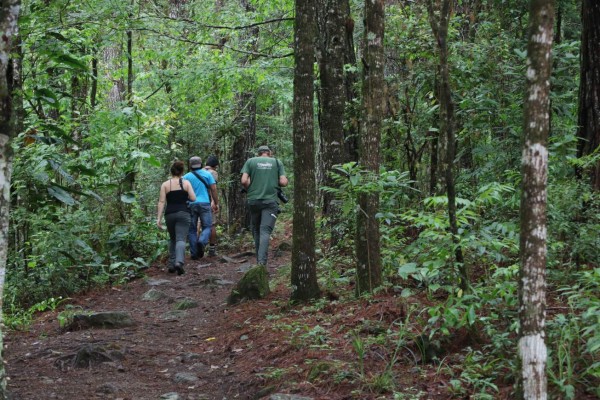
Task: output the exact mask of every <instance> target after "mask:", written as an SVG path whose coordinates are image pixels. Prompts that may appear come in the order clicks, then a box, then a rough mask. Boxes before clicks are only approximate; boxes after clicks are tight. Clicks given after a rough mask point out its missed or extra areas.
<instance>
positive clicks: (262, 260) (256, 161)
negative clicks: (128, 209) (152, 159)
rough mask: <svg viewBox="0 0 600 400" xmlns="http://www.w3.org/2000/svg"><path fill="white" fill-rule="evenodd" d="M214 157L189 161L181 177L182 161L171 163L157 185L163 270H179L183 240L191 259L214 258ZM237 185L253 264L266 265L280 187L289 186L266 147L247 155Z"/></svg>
mask: <svg viewBox="0 0 600 400" xmlns="http://www.w3.org/2000/svg"><path fill="white" fill-rule="evenodd" d="M218 166H219V160H218V158H217V157H216V156H214V155H211V156H209V157H208V158H207V159H206V164H205V165H203V164H202V159H201V158H200V157H198V156H194V157H191V158H190V159H189V172H188V173H186V174H185V175H184V163H183V161H175V162H173V164H172V165H171V170H170V172H171V178H170V179H168V180H166V181H165V182H163V183H162V185H161V187H160V194H159V198H158V207H157V220H156V224H157V226H158V227H159V228H160V229H162V220H163V213H164V219H165V223H166V227H167V231H168V233H169V259H168V271H169V272H171V273H175V272H176V273H177V274H178V275H181V274H183V273H184V272H185V271H184V269H183V266H184V263H185V251H186V241H189V245H190V254H191V259H192V260H198V259H200V258H202V257H204V254H205V253H207V254H208V256H215V255H216V251H217V232H216V225H217V219H218V213H219V197H218V192H217V181H218V177H219V174H218V172H217V168H218ZM241 174H242V177H241V183H242V186H243V187H244V191H245V192H246V193H247V198H246V199H247V204H248V210H249V212H250V224H251V230H252V236H253V238H254V247H255V251H256V258H257V262H258V264H262V265H264V266H266V265H267V256H268V249H269V241H270V238H271V233H272V231H273V228H274V227H275V221H276V220H277V215H278V214H279V203H278V201H277V200H278V198H280V199H281V198H282V197H281V196H282V195H281V194H280V193H281V187H285V186H287V184H288V179H287V177H286V176H285V169H284V167H283V164H282V163H281V161H279V160H278V159H276V158H273V157H272V152H271V149H270V148H269V146H260V147H259V148H258V150H257V156H256V157H252V158H249V159H248V160H247V161H246V163H245V164H244V167H243V168H242V170H241Z"/></svg>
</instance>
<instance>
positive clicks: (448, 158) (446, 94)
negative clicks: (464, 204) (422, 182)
mask: <svg viewBox="0 0 600 400" xmlns="http://www.w3.org/2000/svg"><path fill="white" fill-rule="evenodd" d="M427 8H428V11H429V21H430V23H431V29H432V31H433V34H434V37H435V39H436V41H437V45H438V50H439V53H440V83H439V99H440V134H441V135H443V136H445V138H446V148H445V150H446V152H445V153H446V154H445V158H444V175H445V178H446V182H445V183H446V191H447V195H448V221H449V225H450V233H451V234H452V242H453V244H454V257H455V261H456V263H457V264H458V268H459V273H460V282H459V284H460V287H461V288H462V289H463V290H467V289H468V287H469V283H470V276H469V275H470V273H469V272H470V271H469V268H468V267H467V265H466V264H465V261H464V257H463V253H462V248H461V246H460V238H459V236H458V223H457V219H456V187H455V185H454V160H455V157H456V150H455V146H456V137H455V134H454V102H453V101H452V90H451V88H450V68H449V65H448V25H449V22H450V14H451V1H450V0H443V1H442V4H441V8H440V10H439V17H436V15H435V11H434V9H433V3H432V1H431V0H429V1H428V3H427Z"/></svg>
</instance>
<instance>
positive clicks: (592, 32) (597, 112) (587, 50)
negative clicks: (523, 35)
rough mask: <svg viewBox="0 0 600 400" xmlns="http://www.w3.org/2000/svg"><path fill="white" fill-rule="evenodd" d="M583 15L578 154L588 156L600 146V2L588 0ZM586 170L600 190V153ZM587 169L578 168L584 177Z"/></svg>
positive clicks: (583, 5) (585, 0) (596, 188)
mask: <svg viewBox="0 0 600 400" xmlns="http://www.w3.org/2000/svg"><path fill="white" fill-rule="evenodd" d="M581 19H582V23H583V27H582V34H581V78H580V79H581V81H580V85H579V123H578V125H579V129H578V130H577V138H578V139H579V142H578V146H577V156H578V157H585V156H589V155H590V154H592V153H594V151H596V150H598V147H600V3H599V2H598V1H595V0H584V1H583V4H582V12H581ZM596 157H597V159H596V161H595V162H594V163H593V165H592V166H591V167H590V168H589V171H585V172H586V173H587V174H588V176H589V179H590V184H591V186H592V188H593V189H594V190H595V191H596V192H600V156H598V155H596ZM583 173H584V171H578V175H579V176H580V177H581V176H582V175H583Z"/></svg>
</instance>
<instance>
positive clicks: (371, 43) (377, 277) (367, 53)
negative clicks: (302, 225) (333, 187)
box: [356, 0, 385, 295]
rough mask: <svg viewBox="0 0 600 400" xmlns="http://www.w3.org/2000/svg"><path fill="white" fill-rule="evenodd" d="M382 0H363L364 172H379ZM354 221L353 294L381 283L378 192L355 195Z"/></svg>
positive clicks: (382, 55) (381, 100) (382, 86)
mask: <svg viewBox="0 0 600 400" xmlns="http://www.w3.org/2000/svg"><path fill="white" fill-rule="evenodd" d="M384 9H385V3H384V0H366V1H365V31H364V44H363V46H364V50H363V69H362V70H363V100H362V104H363V105H362V112H363V114H362V118H361V130H360V151H359V156H360V164H361V165H362V166H363V167H364V168H365V170H366V171H368V172H370V173H371V174H373V179H377V177H378V175H379V159H380V149H379V144H380V142H381V126H382V121H383V113H384V106H385V104H384V103H385V96H382V93H383V91H384V87H385V82H384V80H383V69H384V62H385V59H384V52H383V35H384V26H385V13H384ZM358 204H359V210H358V214H357V221H356V258H357V266H356V276H357V279H356V293H357V294H358V295H360V294H363V293H367V292H372V291H373V289H375V288H377V287H378V286H380V285H381V283H382V278H381V253H380V237H379V221H377V219H376V218H375V215H376V214H377V212H378V211H379V193H364V194H361V195H359V199H358Z"/></svg>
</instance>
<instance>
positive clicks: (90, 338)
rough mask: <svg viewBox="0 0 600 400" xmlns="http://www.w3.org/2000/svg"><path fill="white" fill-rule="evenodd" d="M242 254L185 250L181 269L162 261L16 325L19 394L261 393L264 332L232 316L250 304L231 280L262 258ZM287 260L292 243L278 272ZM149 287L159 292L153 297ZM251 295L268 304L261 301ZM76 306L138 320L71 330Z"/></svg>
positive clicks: (10, 359) (11, 349)
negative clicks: (66, 324) (195, 255)
mask: <svg viewBox="0 0 600 400" xmlns="http://www.w3.org/2000/svg"><path fill="white" fill-rule="evenodd" d="M241 255H242V256H243V257H238V258H229V257H222V256H219V255H218V256H216V257H207V258H203V259H200V260H198V261H191V260H187V263H186V266H185V269H186V273H185V274H184V275H181V276H177V275H176V274H169V273H168V272H167V271H166V270H165V268H164V267H163V266H159V265H155V266H153V267H151V268H149V269H148V270H147V271H146V274H147V276H146V278H143V279H138V280H135V281H132V282H129V283H127V284H125V285H123V286H119V287H113V288H108V289H102V290H98V291H94V292H91V293H86V294H83V295H80V296H75V297H73V298H72V299H69V300H68V302H66V303H64V304H63V305H61V307H59V310H56V311H54V312H46V313H43V314H41V315H40V316H38V318H36V320H35V321H34V324H33V325H32V326H31V328H30V329H29V330H28V331H27V332H9V333H8V334H7V335H6V337H5V345H6V348H5V361H6V362H7V374H8V376H9V383H8V388H9V393H10V396H11V399H12V400H37V399H39V400H42V399H65V400H66V399H68V400H77V399H82V400H83V399H123V400H125V399H142V400H145V399H148V400H150V399H171V400H174V399H187V400H200V399H250V398H258V397H260V396H261V395H260V393H259V391H260V389H261V387H260V386H261V385H260V383H259V382H257V381H256V372H257V371H259V370H260V366H259V365H256V361H258V360H256V359H255V358H254V356H248V355H247V354H246V352H245V349H255V348H257V346H260V345H259V344H258V342H257V341H256V339H257V337H256V334H257V332H256V331H254V330H253V329H252V328H251V326H250V325H246V326H244V324H243V323H242V324H241V326H240V325H239V323H238V321H237V319H234V318H232V317H231V316H232V314H237V313H238V312H237V311H236V310H241V309H242V308H243V307H242V306H244V304H242V306H238V308H237V309H236V308H233V307H228V306H227V304H226V299H227V296H228V295H229V293H230V292H231V289H232V288H233V285H234V284H235V283H236V282H237V281H238V280H239V278H240V277H241V276H242V275H243V272H244V271H245V270H247V268H248V267H250V266H251V265H253V263H254V261H255V257H254V256H253V255H248V254H247V253H246V254H241ZM230 257H234V256H233V255H230ZM286 262H289V253H281V252H280V254H275V257H274V258H273V260H272V265H271V266H270V267H269V272H270V274H271V278H273V276H275V275H276V274H277V269H278V267H279V266H280V265H282V264H284V263H286ZM149 292H150V293H149ZM151 294H154V295H157V296H156V299H154V300H149V299H147V298H148V297H149V296H150V295H151ZM150 297H151V296H150ZM252 303H253V305H254V306H257V309H262V308H263V307H261V306H260V303H261V302H260V301H259V302H252ZM182 304H183V305H182ZM178 308H182V309H181V310H178ZM69 310H71V311H73V312H103V311H125V312H128V313H130V314H131V316H132V319H133V321H134V323H135V325H134V326H131V327H124V328H119V329H97V328H93V329H71V330H66V329H63V328H61V327H60V320H61V315H66V313H67V312H70V311H69ZM250 310H252V308H250ZM61 312H62V314H61ZM251 318H252V316H251V315H246V316H244V319H245V320H248V319H251ZM236 324H237V325H236ZM234 325H235V326H236V327H235V328H234V327H233V326H234ZM82 357H83V359H82ZM86 357H87V358H86ZM77 364H79V365H77Z"/></svg>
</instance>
